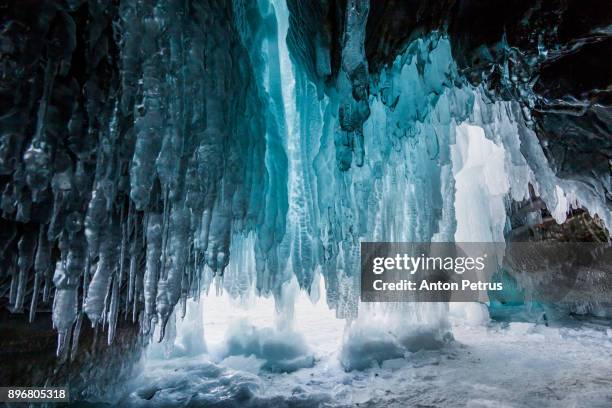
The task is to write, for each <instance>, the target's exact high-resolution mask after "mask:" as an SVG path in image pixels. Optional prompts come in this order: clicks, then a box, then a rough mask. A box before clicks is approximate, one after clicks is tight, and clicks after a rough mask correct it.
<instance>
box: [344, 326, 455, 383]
mask: <svg viewBox="0 0 612 408" xmlns="http://www.w3.org/2000/svg"><path fill="white" fill-rule="evenodd" d="M382 327H384V326H375V325H369V326H368V325H364V324H354V325H353V326H352V327H350V328H349V329H348V330H347V333H346V335H345V341H344V345H343V347H342V350H341V352H340V363H341V364H342V366H343V367H344V369H345V370H346V371H352V370H366V369H368V368H372V367H376V366H380V365H382V364H383V362H384V361H387V360H393V359H397V358H405V357H408V356H409V355H410V354H411V353H415V352H418V351H420V350H439V349H441V348H443V347H444V346H445V345H446V344H448V343H449V342H450V341H451V340H452V335H451V334H450V333H449V332H444V331H440V330H439V329H434V328H427V327H420V328H413V329H412V330H406V331H402V332H397V331H392V330H390V329H384V328H382Z"/></svg>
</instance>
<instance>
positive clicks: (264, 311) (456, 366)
mask: <svg viewBox="0 0 612 408" xmlns="http://www.w3.org/2000/svg"><path fill="white" fill-rule="evenodd" d="M322 303H323V302H319V304H318V305H317V306H312V305H311V303H310V302H309V301H308V300H307V299H306V298H305V296H303V295H302V296H300V298H299V299H298V301H297V304H296V309H295V320H294V327H295V328H296V330H295V332H298V333H299V334H297V335H296V334H291V333H290V332H289V331H288V332H287V333H285V334H283V333H284V332H279V331H278V330H274V329H271V328H269V329H263V328H264V327H272V326H274V307H273V302H272V301H266V300H264V301H259V302H257V303H255V304H250V305H249V308H248V309H241V308H238V307H236V305H235V304H234V303H232V302H231V301H230V300H229V299H228V298H227V297H225V296H223V297H221V298H217V297H210V298H206V299H204V302H203V310H205V313H204V331H205V333H206V340H207V344H208V352H207V353H205V354H202V355H199V356H183V357H176V356H175V357H170V358H168V359H166V358H162V357H160V354H161V353H160V349H159V346H153V347H152V348H151V349H150V350H149V358H148V359H147V360H146V361H144V362H143V369H142V374H141V375H140V376H139V377H138V378H135V379H134V381H133V383H131V384H129V385H128V386H127V388H126V392H125V393H124V394H123V395H122V396H121V398H120V400H119V405H121V406H138V407H172V406H193V407H196V406H197V407H314V406H324V407H327V406H360V407H496V408H497V407H612V329H610V328H609V327H608V326H605V325H602V324H595V323H582V324H580V325H578V324H576V325H573V326H572V327H568V326H565V327H546V326H543V325H534V324H530V323H511V324H509V325H507V324H501V323H491V322H488V323H486V322H485V323H484V324H483V323H482V322H478V318H476V319H474V316H473V314H472V317H471V318H470V319H468V320H462V319H455V320H454V322H453V328H452V331H453V335H454V338H455V340H454V341H453V342H451V343H450V344H448V345H447V346H445V347H443V348H442V349H439V350H431V351H418V352H414V353H409V354H407V355H406V357H405V358H396V359H392V360H387V361H385V362H383V363H382V365H380V366H375V367H372V368H369V369H366V370H362V371H356V370H355V371H350V372H346V371H345V370H344V368H343V367H342V365H341V364H340V362H339V353H340V351H339V350H340V348H341V347H340V346H341V342H342V334H343V329H344V327H343V322H341V321H339V320H337V319H335V317H334V315H333V313H332V312H330V311H329V310H327V308H326V307H325V306H323V304H322ZM247 318H248V322H247V321H246V320H244V319H247ZM249 324H252V325H253V326H255V328H253V327H251V328H249V326H248V325H249ZM297 328H299V330H298V329H297ZM181 330H185V329H184V328H183V329H181V325H180V324H179V335H178V337H177V343H180V340H181V339H180V338H181ZM228 333H229V334H228ZM228 336H229V339H230V340H232V341H233V344H234V345H233V346H228V345H227V344H228V341H227V340H228ZM241 336H242V337H241ZM292 336H297V337H295V338H293V337H292ZM301 336H303V337H301ZM240 338H242V339H243V340H244V342H243V343H241V344H238V345H237V343H236V341H238V343H240V341H239V340H236V339H240ZM270 339H272V340H270ZM232 341H230V343H232ZM253 344H254V346H253ZM283 344H284V346H285V347H289V350H288V351H287V350H285V351H287V353H288V354H287V353H285V354H286V355H285V357H287V356H288V357H287V359H289V360H290V361H291V362H293V363H295V364H296V367H294V368H297V367H300V366H305V367H307V368H301V369H297V370H296V371H293V372H291V373H278V372H274V369H273V370H272V371H270V369H269V367H268V368H266V367H267V366H266V361H267V360H266V359H268V358H273V357H270V356H272V355H273V354H274V353H276V354H278V350H277V349H275V347H276V348H278V347H277V346H279V345H280V346H281V348H282V347H283ZM249 345H250V346H249ZM251 346H253V347H255V349H257V350H259V354H258V356H259V358H256V357H254V356H250V357H246V356H242V355H237V354H240V347H243V349H245V350H246V349H248V347H251ZM156 347H157V348H156ZM245 347H246V348H245ZM291 347H293V349H291ZM271 349H274V350H272V351H271ZM237 350H238V351H237ZM262 350H263V351H262ZM266 350H267V351H266ZM270 353H272V354H270ZM292 353H293V354H292ZM232 354H233V355H232ZM256 354H257V353H256ZM281 354H282V350H281ZM176 355H178V354H176ZM305 356H314V361H312V360H310V361H308V359H305V358H304V357H305ZM293 357H295V358H294V359H293V360H292V358H293ZM313 364H314V365H313Z"/></svg>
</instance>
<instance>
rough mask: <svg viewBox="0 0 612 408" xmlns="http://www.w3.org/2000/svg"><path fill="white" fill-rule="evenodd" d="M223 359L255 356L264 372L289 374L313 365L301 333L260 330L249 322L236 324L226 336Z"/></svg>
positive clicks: (287, 330)
mask: <svg viewBox="0 0 612 408" xmlns="http://www.w3.org/2000/svg"><path fill="white" fill-rule="evenodd" d="M225 344H226V346H225V350H224V353H223V354H224V355H223V357H225V358H227V357H231V356H247V357H248V356H254V357H256V358H258V359H260V360H263V361H264V363H263V365H262V366H261V368H262V369H264V370H267V371H272V372H286V373H290V372H293V371H296V370H299V369H301V368H306V367H312V366H314V363H315V360H314V355H313V353H312V352H311V351H310V349H309V348H308V346H307V345H306V342H305V341H304V338H303V337H302V335H301V334H299V333H296V332H294V331H291V330H289V329H286V330H276V329H273V328H271V327H264V328H257V327H255V326H253V325H252V324H250V323H249V322H248V321H247V320H246V319H241V320H238V321H236V322H235V323H233V324H232V325H231V326H230V328H229V330H228V332H227V334H226V342H225Z"/></svg>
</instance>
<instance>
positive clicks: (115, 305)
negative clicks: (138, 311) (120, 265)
mask: <svg viewBox="0 0 612 408" xmlns="http://www.w3.org/2000/svg"><path fill="white" fill-rule="evenodd" d="M119 296H120V295H119V276H118V275H115V277H114V278H113V283H112V289H111V300H110V305H109V312H108V316H107V321H108V345H109V346H110V345H111V344H112V342H113V339H114V338H115V330H116V328H117V316H118V314H119Z"/></svg>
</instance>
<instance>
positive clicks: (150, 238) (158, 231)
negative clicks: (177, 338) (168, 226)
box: [143, 213, 162, 320]
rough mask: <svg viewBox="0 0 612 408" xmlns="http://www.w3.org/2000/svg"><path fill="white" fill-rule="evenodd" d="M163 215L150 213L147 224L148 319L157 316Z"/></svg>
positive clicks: (146, 275) (145, 280)
mask: <svg viewBox="0 0 612 408" xmlns="http://www.w3.org/2000/svg"><path fill="white" fill-rule="evenodd" d="M161 222H162V216H161V214H157V213H150V214H149V217H148V224H147V234H146V236H147V262H146V269H145V275H144V281H143V286H144V301H145V315H146V317H147V319H148V320H151V319H152V318H153V317H154V316H155V298H156V296H157V281H158V279H159V264H160V257H161V246H162V225H161Z"/></svg>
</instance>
